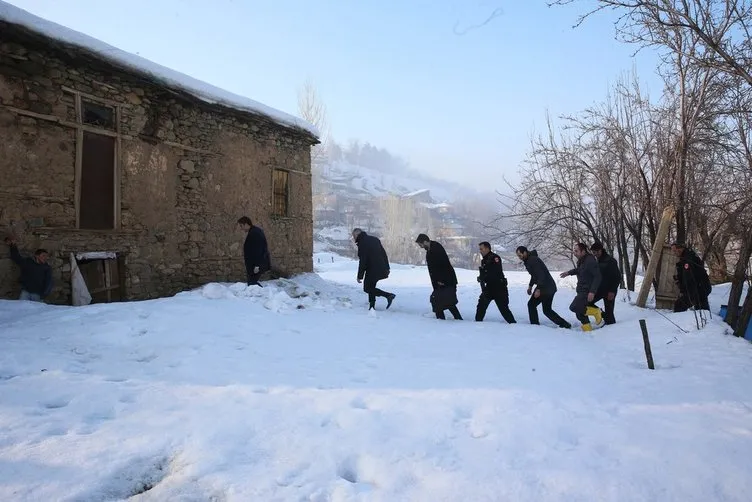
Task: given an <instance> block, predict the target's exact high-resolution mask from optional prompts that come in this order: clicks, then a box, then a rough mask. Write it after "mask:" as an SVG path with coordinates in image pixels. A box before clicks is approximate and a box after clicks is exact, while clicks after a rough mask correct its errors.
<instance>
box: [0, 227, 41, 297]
mask: <svg viewBox="0 0 752 502" xmlns="http://www.w3.org/2000/svg"><path fill="white" fill-rule="evenodd" d="M5 243H6V244H8V247H10V258H11V260H13V261H14V262H15V264H16V265H18V267H19V268H20V269H21V295H20V296H19V297H18V299H19V300H28V301H32V302H42V301H44V299H45V298H47V296H49V294H50V292H51V291H52V268H51V267H50V265H49V264H48V263H47V259H48V258H49V256H50V254H49V253H48V252H47V250H46V249H37V250H36V251H35V252H34V256H33V257H28V256H26V257H24V256H21V253H19V252H18V245H17V244H16V241H15V239H11V238H10V237H6V238H5Z"/></svg>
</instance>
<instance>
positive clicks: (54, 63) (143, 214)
mask: <svg viewBox="0 0 752 502" xmlns="http://www.w3.org/2000/svg"><path fill="white" fill-rule="evenodd" d="M66 89H67V90H66ZM68 90H73V91H76V92H80V93H83V94H84V95H88V96H93V97H95V98H100V99H103V100H106V101H107V102H109V103H112V104H113V105H116V106H117V107H118V108H119V112H120V141H119V151H118V159H119V171H118V174H119V181H120V227H119V228H118V229H116V230H109V231H93V230H79V229H76V207H75V190H76V189H75V187H76V179H75V163H76V127H77V126H76V112H75V100H74V98H73V96H74V95H73V94H71V93H70V92H68ZM0 136H1V137H2V138H3V141H2V142H0V238H2V237H4V235H5V234H8V233H13V234H15V235H16V236H17V238H18V239H19V244H20V247H21V249H22V252H25V253H31V252H33V250H34V249H35V248H37V247H44V248H46V249H48V250H49V251H51V253H52V258H51V264H52V266H53V268H54V277H55V281H56V287H55V290H54V293H53V296H52V298H51V301H54V302H57V303H68V302H69V301H70V283H69V281H70V263H69V259H68V256H69V253H70V252H81V251H117V252H120V253H123V254H124V255H125V264H126V284H125V287H126V295H127V297H128V298H129V299H144V298H155V297H160V296H165V295H170V294H174V293H175V292H177V291H180V290H183V289H185V288H190V287H195V286H197V285H200V284H203V283H206V282H210V281H239V280H243V279H244V277H245V271H244V267H243V261H242V242H243V239H244V237H245V236H244V235H243V234H242V233H241V232H240V231H239V230H238V228H237V225H236V221H237V219H238V217H240V216H243V215H247V216H250V217H251V218H252V219H253V220H254V222H256V223H257V224H258V225H259V226H261V227H263V228H264V230H265V232H266V234H267V239H268V240H269V245H270V251H271V254H272V263H273V266H274V268H275V269H276V271H277V273H279V274H280V275H289V274H294V273H299V272H306V271H310V270H312V257H311V254H312V247H313V229H312V203H311V175H310V172H311V171H310V145H311V143H312V142H313V141H314V139H313V138H312V137H311V136H310V135H308V134H306V133H304V132H302V131H297V130H293V129H289V128H286V127H282V126H280V125H278V124H276V123H274V122H271V121H270V120H269V119H267V118H265V117H262V116H254V115H251V114H247V113H242V112H237V111H234V110H228V109H224V108H221V107H218V106H212V105H209V104H206V103H203V102H201V101H198V100H196V99H193V98H191V97H189V96H185V95H181V94H180V93H176V92H172V91H169V92H168V91H166V90H165V89H163V88H161V87H159V86H157V85H154V84H153V83H151V82H149V81H148V80H146V79H144V78H141V77H135V76H131V75H129V74H126V73H123V72H122V71H119V70H117V69H115V68H113V67H110V66H108V65H107V64H105V63H102V62H101V61H99V60H97V59H94V58H92V57H89V56H87V55H86V54H81V53H78V52H74V51H72V50H70V49H65V48H62V47H55V46H51V45H49V43H48V41H46V40H43V39H41V38H38V37H36V36H34V35H30V34H28V33H25V32H20V31H17V30H16V29H15V28H13V27H9V26H8V25H3V24H2V23H0ZM275 168H282V169H286V170H289V172H290V174H289V186H290V197H289V214H288V216H287V217H284V218H278V217H273V216H272V215H271V212H272V211H271V209H272V172H273V170H274V169H275ZM17 288H18V285H17V271H16V267H15V265H13V264H12V262H11V261H10V260H9V259H8V250H7V248H6V247H4V246H3V247H2V248H0V297H5V298H7V297H13V296H15V295H17V293H18V289H17Z"/></svg>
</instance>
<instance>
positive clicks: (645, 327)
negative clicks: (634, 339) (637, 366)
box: [640, 319, 655, 370]
mask: <svg viewBox="0 0 752 502" xmlns="http://www.w3.org/2000/svg"><path fill="white" fill-rule="evenodd" d="M640 329H641V330H642V343H643V344H644V345H645V358H646V359H647V360H648V368H650V369H651V370H654V369H655V363H654V362H653V351H652V350H650V338H648V325H647V324H645V319H640Z"/></svg>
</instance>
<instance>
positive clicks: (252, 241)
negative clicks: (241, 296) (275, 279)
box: [238, 216, 271, 286]
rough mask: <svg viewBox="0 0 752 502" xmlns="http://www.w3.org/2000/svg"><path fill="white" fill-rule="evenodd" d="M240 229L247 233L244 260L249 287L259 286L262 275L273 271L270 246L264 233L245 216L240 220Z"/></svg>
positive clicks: (244, 244)
mask: <svg viewBox="0 0 752 502" xmlns="http://www.w3.org/2000/svg"><path fill="white" fill-rule="evenodd" d="M238 225H240V228H241V229H242V230H243V231H244V232H246V236H245V242H244V243H243V259H244V261H245V272H246V276H247V278H248V285H249V286H251V285H254V284H255V285H257V286H261V284H259V278H260V277H261V274H263V273H264V272H266V271H267V270H269V269H271V259H270V256H269V246H268V244H267V242H266V235H264V231H263V230H262V229H261V228H260V227H257V226H256V225H254V224H253V222H252V221H251V219H250V218H249V217H248V216H243V217H242V218H240V219H239V220H238Z"/></svg>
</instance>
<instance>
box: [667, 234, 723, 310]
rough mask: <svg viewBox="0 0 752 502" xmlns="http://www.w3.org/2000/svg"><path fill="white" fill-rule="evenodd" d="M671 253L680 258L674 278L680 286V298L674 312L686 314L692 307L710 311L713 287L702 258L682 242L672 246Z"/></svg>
mask: <svg viewBox="0 0 752 502" xmlns="http://www.w3.org/2000/svg"><path fill="white" fill-rule="evenodd" d="M671 251H672V252H673V253H674V254H675V255H676V256H677V258H679V259H678V261H677V262H676V275H675V276H674V280H675V281H676V283H677V285H678V286H679V298H677V299H676V302H675V303H674V312H685V311H687V310H688V309H689V308H690V307H694V308H695V310H710V305H709V303H708V296H709V295H710V292H711V291H712V290H713V286H711V284H710V277H709V276H708V272H707V271H706V270H705V263H704V262H703V261H702V258H700V257H699V256H698V255H697V253H695V252H694V251H693V250H692V249H690V248H688V247H687V245H686V244H684V243H681V242H674V243H673V244H671Z"/></svg>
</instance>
